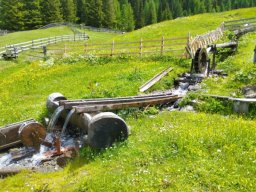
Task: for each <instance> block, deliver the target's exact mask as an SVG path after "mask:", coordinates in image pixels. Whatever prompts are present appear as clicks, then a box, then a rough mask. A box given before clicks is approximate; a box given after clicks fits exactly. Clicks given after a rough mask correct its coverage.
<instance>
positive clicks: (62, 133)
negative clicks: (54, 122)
mask: <svg viewBox="0 0 256 192" xmlns="http://www.w3.org/2000/svg"><path fill="white" fill-rule="evenodd" d="M74 113H75V109H72V110H71V111H70V112H69V113H68V115H67V117H66V120H65V123H64V125H63V128H62V131H61V136H64V134H65V132H66V129H67V126H68V123H69V121H70V119H71V117H72V115H73V114H74Z"/></svg>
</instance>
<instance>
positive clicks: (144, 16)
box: [0, 0, 256, 31]
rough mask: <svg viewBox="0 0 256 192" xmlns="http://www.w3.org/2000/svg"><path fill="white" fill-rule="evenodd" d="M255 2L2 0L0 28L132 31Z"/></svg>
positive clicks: (12, 29) (18, 29) (254, 0)
mask: <svg viewBox="0 0 256 192" xmlns="http://www.w3.org/2000/svg"><path fill="white" fill-rule="evenodd" d="M255 5H256V0H233V1H232V0H0V28H1V29H6V30H10V31H20V30H30V29H37V28H39V27H41V26H43V25H47V24H49V23H56V22H70V23H83V24H85V25H87V26H93V27H105V28H110V29H118V30H122V31H132V30H134V29H139V28H142V27H144V26H146V25H150V24H154V23H157V22H161V21H164V20H170V19H175V18H178V17H182V16H189V15H194V14H198V13H205V12H221V11H227V10H231V9H237V8H244V7H253V6H255Z"/></svg>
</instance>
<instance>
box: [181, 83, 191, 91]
mask: <svg viewBox="0 0 256 192" xmlns="http://www.w3.org/2000/svg"><path fill="white" fill-rule="evenodd" d="M188 87H189V83H180V88H181V89H183V90H187V89H188Z"/></svg>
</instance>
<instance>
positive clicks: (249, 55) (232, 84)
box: [205, 33, 256, 96]
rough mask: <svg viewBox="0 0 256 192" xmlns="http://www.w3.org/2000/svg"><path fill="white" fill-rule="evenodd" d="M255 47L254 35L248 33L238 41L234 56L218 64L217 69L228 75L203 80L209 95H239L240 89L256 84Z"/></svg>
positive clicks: (255, 34)
mask: <svg viewBox="0 0 256 192" xmlns="http://www.w3.org/2000/svg"><path fill="white" fill-rule="evenodd" d="M255 45H256V33H249V34H246V35H245V36H243V37H242V38H241V39H239V43H238V50H237V52H236V53H235V54H234V55H231V56H229V57H227V59H225V61H223V62H221V61H219V62H218V65H217V68H218V69H223V70H225V71H226V72H227V73H228V77H227V78H224V79H223V78H209V79H207V80H205V83H206V85H207V90H208V91H209V93H210V94H221V95H227V96H230V95H231V94H233V95H234V94H235V95H237V96H240V95H241V92H240V91H241V88H242V87H244V86H248V85H254V84H255V83H256V66H255V64H253V54H254V48H255Z"/></svg>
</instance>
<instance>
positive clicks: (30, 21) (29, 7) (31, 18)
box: [23, 0, 42, 29]
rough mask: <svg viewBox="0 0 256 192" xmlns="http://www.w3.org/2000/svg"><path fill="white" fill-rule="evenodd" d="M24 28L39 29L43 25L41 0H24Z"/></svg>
mask: <svg viewBox="0 0 256 192" xmlns="http://www.w3.org/2000/svg"><path fill="white" fill-rule="evenodd" d="M23 3H24V6H23V10H24V29H37V28H39V27H41V26H42V15H41V10H40V0H23Z"/></svg>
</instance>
